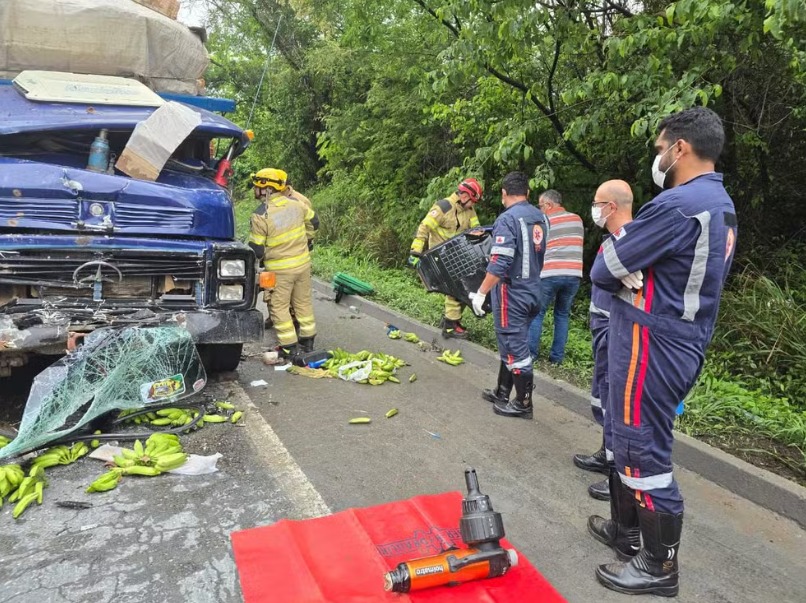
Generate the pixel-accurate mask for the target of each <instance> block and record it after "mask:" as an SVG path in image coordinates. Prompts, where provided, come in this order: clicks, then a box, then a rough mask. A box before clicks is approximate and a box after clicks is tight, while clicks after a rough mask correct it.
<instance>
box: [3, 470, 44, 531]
mask: <svg viewBox="0 0 806 603" xmlns="http://www.w3.org/2000/svg"><path fill="white" fill-rule="evenodd" d="M15 474H16V475H17V476H18V475H19V474H18V473H17V472H16V471H15ZM47 485H48V482H47V480H46V479H45V470H44V469H43V468H42V467H33V468H32V469H31V471H30V472H29V473H28V476H27V477H24V478H23V479H22V480H21V481H20V483H19V486H17V489H16V490H14V492H12V493H11V495H10V496H9V497H8V502H16V503H17V504H16V506H15V507H14V511H12V513H11V516H12V517H13V518H14V519H17V518H18V517H19V516H20V515H22V514H23V512H24V511H25V509H27V508H28V505H30V504H31V503H32V502H34V501H36V504H38V505H41V504H42V493H43V491H44V489H45V486H47Z"/></svg>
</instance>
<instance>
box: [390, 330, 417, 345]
mask: <svg viewBox="0 0 806 603" xmlns="http://www.w3.org/2000/svg"><path fill="white" fill-rule="evenodd" d="M386 336H387V337H388V338H389V339H403V340H404V341H408V342H409V343H420V338H419V337H417V334H416V333H406V332H404V331H401V330H400V329H392V330H391V331H389V332H388V333H387V334H386Z"/></svg>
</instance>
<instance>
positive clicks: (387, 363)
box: [322, 348, 406, 385]
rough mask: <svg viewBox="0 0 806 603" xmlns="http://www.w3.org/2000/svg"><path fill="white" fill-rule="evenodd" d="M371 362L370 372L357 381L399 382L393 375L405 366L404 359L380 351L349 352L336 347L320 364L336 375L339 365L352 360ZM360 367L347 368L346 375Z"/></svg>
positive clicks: (374, 383)
mask: <svg viewBox="0 0 806 603" xmlns="http://www.w3.org/2000/svg"><path fill="white" fill-rule="evenodd" d="M366 361H371V362H372V372H371V373H370V374H369V377H368V378H366V379H362V380H361V381H359V382H358V383H365V384H366V383H368V384H369V385H382V384H383V383H385V382H386V381H391V382H392V383H400V379H398V378H397V377H395V373H396V372H397V369H399V368H401V367H404V366H406V361H405V360H402V359H400V358H395V357H394V356H391V355H389V354H383V353H380V352H369V351H367V350H361V351H360V352H357V353H355V354H351V353H350V352H347V351H345V350H342V349H341V348H336V349H335V350H332V351H330V358H329V359H328V360H327V361H326V362H325V363H324V364H323V365H322V368H323V369H325V370H326V371H327V372H328V374H330V375H331V376H333V377H337V376H338V374H339V367H341V366H344V365H347V364H350V363H353V362H366ZM359 368H360V367H355V368H352V369H349V370H348V371H347V373H346V375H348V376H349V375H350V374H352V373H353V372H355V371H357V370H359Z"/></svg>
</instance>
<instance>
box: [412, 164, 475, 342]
mask: <svg viewBox="0 0 806 603" xmlns="http://www.w3.org/2000/svg"><path fill="white" fill-rule="evenodd" d="M482 193H483V191H482V188H481V185H480V184H479V182H478V180H476V179H475V178H465V179H464V180H462V182H460V183H459V186H457V187H456V192H454V193H453V194H452V195H450V196H449V197H446V198H445V199H441V200H439V201H437V202H436V203H435V204H434V205H433V206H432V207H431V209H430V210H429V211H428V214H427V215H426V216H425V218H423V221H422V222H420V226H419V227H418V228H417V234H416V235H415V236H414V240H413V241H412V242H411V250H410V251H409V259H408V262H407V263H408V265H409V266H411V267H412V268H416V267H417V264H418V263H419V262H420V256H421V255H422V254H423V253H424V252H425V250H426V249H431V248H433V247H436V246H437V245H439V244H440V243H444V242H445V241H447V240H448V239H451V238H453V237H455V236H456V235H458V234H459V233H461V232H464V231H465V230H467V229H469V228H475V227H476V226H479V218H478V216H477V215H476V209H475V205H476V203H478V202H479V201H480V200H481V195H482ZM463 310H464V305H463V304H462V303H461V302H460V301H459V300H457V299H454V298H453V297H450V296H448V295H446V296H445V315H444V316H443V318H442V336H443V337H445V338H446V339H447V338H451V337H453V338H456V339H466V338H467V331H466V330H465V328H464V327H463V326H462V311H463Z"/></svg>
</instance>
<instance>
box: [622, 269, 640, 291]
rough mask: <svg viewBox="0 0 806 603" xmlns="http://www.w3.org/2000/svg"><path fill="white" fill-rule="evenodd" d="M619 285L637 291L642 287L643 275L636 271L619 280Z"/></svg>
mask: <svg viewBox="0 0 806 603" xmlns="http://www.w3.org/2000/svg"><path fill="white" fill-rule="evenodd" d="M621 283H622V284H623V285H624V286H625V287H627V289H634V290H636V291H637V290H638V289H640V288H641V287H643V286H644V273H643V272H641V271H640V270H637V271H635V272H633V273H632V274H628V275H627V276H625V277H624V278H623V279H621Z"/></svg>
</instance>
